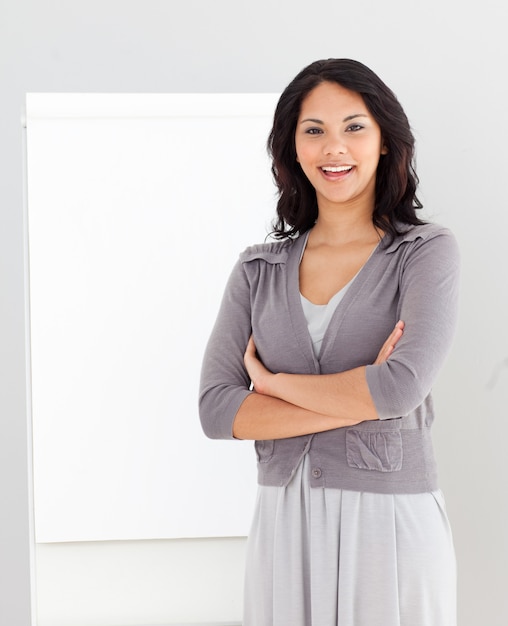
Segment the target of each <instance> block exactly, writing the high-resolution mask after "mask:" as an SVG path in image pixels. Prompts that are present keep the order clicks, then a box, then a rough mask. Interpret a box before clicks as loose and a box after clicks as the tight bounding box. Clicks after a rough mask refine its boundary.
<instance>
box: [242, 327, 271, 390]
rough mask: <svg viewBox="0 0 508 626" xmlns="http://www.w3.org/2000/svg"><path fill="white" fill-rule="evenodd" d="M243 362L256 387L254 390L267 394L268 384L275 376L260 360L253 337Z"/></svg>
mask: <svg viewBox="0 0 508 626" xmlns="http://www.w3.org/2000/svg"><path fill="white" fill-rule="evenodd" d="M243 362H244V364H245V368H246V369H247V373H248V374H249V376H250V379H251V381H252V384H253V386H254V390H255V391H257V392H258V393H266V389H267V383H268V381H269V379H270V378H271V377H272V376H274V374H272V372H270V370H267V369H266V367H265V366H264V365H263V363H261V361H260V360H259V358H258V355H257V353H256V346H255V344H254V339H253V338H252V336H251V338H250V339H249V343H248V344H247V349H246V350H245V354H244V355H243Z"/></svg>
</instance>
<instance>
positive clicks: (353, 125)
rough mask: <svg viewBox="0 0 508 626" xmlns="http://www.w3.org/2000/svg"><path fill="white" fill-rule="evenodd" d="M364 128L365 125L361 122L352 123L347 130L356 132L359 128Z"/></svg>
mask: <svg viewBox="0 0 508 626" xmlns="http://www.w3.org/2000/svg"><path fill="white" fill-rule="evenodd" d="M363 128H364V126H362V125H361V124H350V125H349V126H348V127H347V128H346V131H347V132H349V133H356V132H358V131H359V130H362V129H363Z"/></svg>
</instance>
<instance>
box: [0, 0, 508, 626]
mask: <svg viewBox="0 0 508 626" xmlns="http://www.w3.org/2000/svg"><path fill="white" fill-rule="evenodd" d="M505 22H506V19H505V8H504V2H502V0H497V1H496V0H485V1H484V2H482V3H464V2H461V1H459V0H451V1H448V2H443V1H442V0H429V1H428V2H425V3H423V2H422V3H418V4H416V3H413V2H408V1H407V0H386V1H385V2H378V1H377V0H370V1H366V0H364V1H363V2H361V1H359V2H357V3H355V4H354V5H351V4H346V3H339V2H336V3H334V4H329V5H327V6H326V7H323V6H322V5H320V6H318V7H316V5H311V4H310V3H309V2H303V1H302V0H280V2H277V3H274V2H272V1H271V0H259V1H258V2H256V3H252V5H251V4H246V3H244V2H241V1H240V2H239V1H238V0H237V1H233V0H217V1H216V2H206V1H205V0H194V1H192V0H190V1H189V2H186V3H182V5H181V6H180V5H179V4H177V3H176V2H174V1H172V0H151V1H150V2H143V0H136V1H132V0H130V1H129V0H101V1H98V0H89V1H88V2H87V3H80V4H78V3H69V2H66V1H65V0H9V1H8V0H1V2H0V89H1V98H0V136H1V137H2V141H1V142H0V165H1V172H2V175H1V176H0V285H1V292H0V293H1V295H0V346H1V350H0V493H1V494H2V514H1V517H0V624H2V626H3V625H4V624H5V625H9V626H28V625H29V624H30V623H31V614H32V613H33V611H31V609H30V601H31V585H30V568H29V563H30V549H29V546H30V528H29V506H28V502H29V487H28V480H27V445H26V441H27V427H26V400H25V380H26V377H25V374H26V363H25V340H24V310H25V309H24V292H25V287H24V266H23V232H24V231H23V219H22V215H23V213H22V205H23V202H22V188H23V186H22V157H21V136H22V133H21V126H20V115H21V111H22V106H23V100H24V93H25V92H29V91H32V92H36V91H85V92H86V91H99V92H100V91H105V92H108V91H112V92H115V91H118V92H135V91H147V92H150V91H161V92H171V91H173V92H179V91H180V92H192V91H194V92H221V91H233V92H234V91H240V92H242V91H244V92H252V91H260V92H278V91H280V90H281V89H282V88H283V87H284V86H285V84H286V83H287V82H288V80H290V79H291V78H292V77H293V75H294V74H295V73H296V72H297V71H298V70H299V69H301V67H303V66H304V65H306V64H307V63H308V62H310V61H312V60H314V59H317V58H322V57H329V56H347V57H352V58H357V59H358V60H360V61H363V62H365V63H367V64H368V65H370V66H371V67H372V69H374V70H375V71H377V72H378V73H379V74H380V75H381V76H382V77H383V78H384V79H385V80H386V82H387V83H388V84H389V85H390V86H391V87H392V88H393V89H394V91H395V92H396V93H397V94H398V95H399V97H400V99H401V101H402V103H403V105H404V106H405V108H406V110H407V112H408V114H409V117H410V119H411V121H412V123H413V126H414V128H415V130H416V134H417V137H418V141H419V164H420V168H419V172H420V175H421V179H422V192H423V193H422V195H423V198H424V200H425V203H426V206H427V210H428V213H429V214H430V215H433V216H435V217H436V218H437V219H439V220H440V221H443V222H445V223H447V222H448V223H450V224H453V227H454V230H456V231H457V235H458V237H459V242H460V243H461V246H462V247H463V249H464V252H465V257H464V273H465V274H466V276H468V277H469V282H468V283H467V284H468V288H467V290H466V293H465V294H464V299H463V305H464V306H463V312H464V315H463V318H462V320H463V321H462V322H461V326H460V328H459V335H458V343H457V344H456V348H455V350H454V352H453V353H452V355H451V357H450V359H449V361H448V364H447V366H446V368H445V371H444V372H443V377H442V380H443V381H447V382H446V384H444V383H441V384H440V386H438V388H437V390H436V391H437V393H436V400H437V407H438V409H439V412H440V417H439V418H438V423H437V425H436V429H435V440H436V447H437V451H438V455H439V458H440V461H441V476H442V480H441V482H442V486H443V489H444V491H445V494H446V498H447V502H448V509H449V512H450V517H451V521H452V523H453V526H454V531H455V538H456V545H457V551H458V555H459V564H460V578H459V583H460V589H459V592H460V597H459V617H460V624H461V626H477V625H478V624H489V626H505V624H506V623H507V621H508V606H507V596H506V593H505V592H504V584H503V582H504V579H505V578H506V573H505V571H503V565H504V564H506V562H507V553H508V550H507V543H506V538H505V528H506V526H507V522H508V519H507V518H508V515H507V510H506V509H507V504H506V495H505V494H506V492H507V490H506V487H507V480H506V469H505V467H504V457H505V452H504V449H503V438H504V437H506V436H507V428H508V427H507V425H506V408H505V406H506V377H507V375H508V371H507V368H506V367H504V366H503V365H502V364H503V363H504V362H505V359H506V356H507V352H508V337H507V331H506V326H505V325H504V324H501V323H500V318H499V313H500V312H503V311H504V309H503V307H504V303H505V300H504V298H505V295H504V293H505V292H503V289H504V283H502V282H501V284H499V285H498V284H494V283H493V281H492V280H491V281H489V275H490V272H491V270H492V269H495V268H496V267H500V266H501V267H504V266H505V263H506V261H505V258H504V250H505V244H504V233H505V232H507V231H508V217H507V213H506V210H505V207H506V200H505V191H504V185H503V183H504V179H505V176H506V175H505V167H506V162H507V160H506V156H505V152H506V145H507V144H508V127H507V120H506V115H505V112H504V110H503V109H502V108H501V107H504V103H505V102H506V100H507V96H508V93H507V82H506V79H505V63H506V58H507V53H508V50H507V44H506V38H505V32H504V31H505ZM498 275H499V274H498ZM499 290H500V291H499ZM505 291H506V290H505ZM475 296H478V298H477V299H476V298H475ZM505 317H506V316H505ZM496 364H497V365H498V366H499V372H498V374H499V375H498V384H497V386H496V387H495V388H489V387H488V383H489V381H490V380H491V378H492V375H493V373H494V371H495V369H496ZM452 381H453V382H452ZM487 390H489V393H487ZM187 547H188V549H189V552H188V553H187V552H186V555H187V554H190V553H191V552H193V551H194V548H195V546H192V547H190V546H187ZM60 548H61V550H60ZM96 548H98V549H99V550H101V548H104V546H86V545H85V546H74V545H72V546H70V545H67V546H61V547H55V551H54V552H53V551H50V550H46V549H45V548H44V547H40V548H39V551H38V562H39V571H40V572H41V582H40V594H39V595H40V609H41V611H44V614H45V616H46V617H45V618H44V619H46V624H47V625H48V626H56V624H58V623H65V624H66V626H72V624H73V622H72V621H71V619H72V617H71V616H66V617H65V618H62V616H60V617H58V616H57V615H56V610H57V609H56V608H55V606H54V605H53V604H52V603H51V602H50V597H51V596H50V594H51V592H50V590H49V589H50V588H53V589H54V590H55V589H60V593H61V594H66V593H67V592H68V589H69V587H67V590H66V588H65V586H64V585H65V584H66V582H69V581H72V580H74V581H75V580H80V581H81V582H80V583H79V585H77V592H78V593H79V592H80V591H83V593H85V592H86V588H85V583H84V581H83V579H82V578H79V579H78V578H77V575H76V574H77V573H79V575H80V576H84V575H85V573H86V571H87V570H88V572H89V573H90V574H93V567H95V566H96V565H97V563H95V564H94V566H92V565H91V564H90V560H89V558H88V557H90V558H91V555H92V554H93V553H94V551H95V550H96ZM121 548H122V546H120V550H121ZM125 548H126V550H125V551H121V553H122V559H127V560H128V558H129V557H128V554H130V552H129V551H130V550H131V548H134V546H125ZM178 549H180V548H178ZM59 550H60V551H59ZM161 550H162V548H161ZM57 551H59V552H57ZM76 552H78V553H79V554H80V555H81V556H83V555H84V553H86V557H87V558H86V559H84V558H82V559H81V560H80V561H79V563H78V564H77V565H76V570H74V571H73V570H72V567H73V566H72V565H71V563H76V561H74V560H73V559H71V560H70V561H69V560H67V561H66V564H65V568H63V567H62V566H59V558H60V556H62V554H63V553H67V554H68V555H69V556H70V555H71V553H74V554H75V553H76ZM163 552H164V550H163ZM219 552H220V554H221V558H220V559H218V561H217V563H216V567H217V572H216V576H217V578H218V577H219V576H220V574H222V572H223V571H232V570H231V568H223V565H224V564H225V563H226V562H228V560H229V561H230V564H231V565H232V566H233V570H234V569H235V568H236V564H237V565H238V569H240V567H241V561H242V557H241V549H240V548H239V547H238V546H235V548H232V546H231V545H229V544H228V542H227V541H225V542H224V545H223V546H221V549H220V550H219ZM208 554H209V552H208ZM186 558H187V556H184V555H183V552H180V553H179V554H178V556H175V565H176V566H177V567H180V566H181V565H182V564H183V563H185V560H186ZM122 559H120V562H121V561H122ZM144 559H146V553H145V554H143V556H141V555H139V558H138V557H136V560H135V563H136V564H137V565H138V566H139V565H140V564H141V563H142V562H143V560H144ZM77 570H79V571H78V572H77ZM42 572H44V575H42ZM240 577H241V572H237V574H236V578H237V579H239V578H240ZM167 580H169V581H171V580H172V578H171V574H170V573H168V579H167ZM69 584H70V583H69ZM128 589H129V587H128V586H126V587H125V588H124V589H123V591H124V592H125V606H128V605H129V602H130V601H131V599H130V598H129V597H128ZM238 589H239V586H237V587H235V588H234V590H232V591H233V594H235V595H236V598H238V594H239V593H240V592H239V591H238ZM121 591H122V589H121V586H120V598H119V604H118V605H117V607H116V608H115V607H113V609H112V613H109V612H108V611H109V610H110V608H108V607H106V601H105V600H104V596H103V595H101V592H100V590H96V591H95V592H94V594H95V595H92V596H88V603H89V604H93V605H94V606H95V608H97V613H98V614H100V612H101V610H104V612H105V613H106V612H108V615H103V616H102V617H101V616H100V615H97V614H96V615H94V616H89V617H90V622H89V623H90V624H92V623H98V622H97V620H100V619H102V621H103V623H104V624H106V623H107V624H111V623H115V621H116V623H117V624H122V623H123V624H125V625H126V624H127V623H129V622H128V621H127V618H126V616H125V615H123V614H121V607H122V606H124V604H123V603H124V599H123V598H122V597H121ZM216 597H217V596H216V593H215V589H210V596H209V597H208V598H206V600H207V601H208V602H210V603H212V602H213V601H214V598H216ZM76 602H78V600H76ZM48 604H51V606H48ZM76 606H78V604H76ZM157 606H159V604H157ZM167 609H168V607H167V606H166V607H163V608H162V609H161V610H162V612H164V611H167ZM192 610H193V607H192V606H189V615H188V618H187V619H188V621H192V620H193V619H194V617H193V616H192V614H191V612H192ZM234 610H235V615H236V614H237V613H236V611H238V607H236V609H234ZM116 611H118V613H116ZM75 617H76V621H75V623H78V621H77V620H78V619H79V615H76V616H75ZM124 618H125V619H124ZM59 619H60V621H58V620H59ZM211 619H213V618H211ZM62 620H66V621H65V622H64V621H62ZM140 620H141V616H139V619H138V623H139V621H140ZM148 620H151V621H152V623H153V622H156V620H158V621H159V622H163V621H170V620H181V618H180V617H173V616H171V615H170V614H169V612H167V613H166V614H165V616H164V617H163V616H162V615H161V614H159V615H158V616H147V617H146V619H145V622H147V623H149V621H148ZM131 623H132V622H131Z"/></svg>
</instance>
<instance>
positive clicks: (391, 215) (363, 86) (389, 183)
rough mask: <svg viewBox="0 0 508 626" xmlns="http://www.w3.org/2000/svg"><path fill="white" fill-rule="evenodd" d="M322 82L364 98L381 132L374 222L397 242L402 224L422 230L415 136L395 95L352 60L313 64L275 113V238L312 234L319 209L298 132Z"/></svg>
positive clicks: (271, 145)
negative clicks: (307, 101) (299, 154)
mask: <svg viewBox="0 0 508 626" xmlns="http://www.w3.org/2000/svg"><path fill="white" fill-rule="evenodd" d="M323 82H331V83H337V84H339V85H341V86H342V87H345V88H346V89H349V90H350V91H355V92H356V93H358V94H360V95H361V96H362V98H363V100H364V102H365V105H366V107H367V109H368V110H369V112H370V114H371V115H372V117H373V118H374V119H375V120H376V122H377V123H378V125H379V127H380V129H381V136H382V138H383V143H384V146H386V148H387V150H388V152H387V154H385V155H382V156H381V158H380V160H379V165H378V168H377V173H376V188H375V194H376V197H375V207H374V212H373V215H372V221H373V223H374V225H375V226H377V227H378V228H380V229H381V230H383V231H385V232H386V233H387V234H389V235H390V238H392V239H393V237H395V236H396V235H398V234H399V233H400V226H399V225H398V224H412V225H416V224H423V223H424V222H423V221H422V220H420V219H419V218H418V217H417V215H416V210H417V209H421V208H422V204H421V202H420V201H419V200H418V198H417V196H416V188H417V186H418V176H417V175H416V171H415V168H414V144H415V140H414V136H413V133H412V132H411V128H410V125H409V121H408V119H407V117H406V114H405V113H404V111H403V109H402V107H401V105H400V103H399V101H398V100H397V97H396V96H395V94H394V93H393V92H392V91H391V90H390V89H389V88H388V87H387V86H386V85H385V84H384V83H383V81H382V80H381V79H380V78H379V77H378V76H377V75H376V74H375V73H374V72H373V71H372V70H371V69H369V68H368V67H367V66H365V65H363V64H362V63H360V62H359V61H353V60H351V59H327V60H322V61H315V62H314V63H311V64H310V65H308V66H307V67H306V68H304V69H303V70H302V71H301V72H300V73H299V74H298V75H297V76H296V77H295V78H294V80H292V81H291V83H290V84H289V85H288V86H287V87H286V89H285V90H284V91H283V93H282V95H281V97H280V99H279V101H278V104H277V107H276V109H275V114H274V119H273V126H272V130H271V131H270V135H269V138H268V152H269V154H270V156H271V158H272V173H273V177H274V180H275V184H276V185H277V188H278V192H279V193H278V201H277V217H276V219H275V220H274V222H273V228H274V231H273V233H272V235H273V236H274V237H275V238H277V239H284V238H290V237H295V236H297V235H298V234H302V233H304V232H306V231H307V230H309V229H310V228H312V226H313V225H314V223H315V221H316V219H317V216H318V207H317V199H316V192H315V190H314V188H313V186H312V185H311V184H310V182H309V181H308V179H307V177H306V176H305V174H304V172H303V170H302V168H301V167H300V164H299V163H298V162H297V160H296V147H295V131H296V125H297V121H298V117H299V115H300V109H301V105H302V102H303V100H304V98H305V97H306V96H307V95H308V94H309V93H310V92H311V91H312V90H313V89H314V88H315V87H317V86H318V85H319V84H321V83H323Z"/></svg>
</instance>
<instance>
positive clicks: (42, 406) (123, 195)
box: [26, 94, 278, 542]
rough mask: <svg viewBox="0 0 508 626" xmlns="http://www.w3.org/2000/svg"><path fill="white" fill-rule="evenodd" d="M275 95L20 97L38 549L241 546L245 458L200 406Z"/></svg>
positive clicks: (246, 506) (251, 231) (263, 220)
mask: <svg viewBox="0 0 508 626" xmlns="http://www.w3.org/2000/svg"><path fill="white" fill-rule="evenodd" d="M277 97H278V96H277V95H275V94H28V96H27V104H26V106H27V109H26V119H27V184H28V236H29V255H30V262H29V277H30V333H31V368H32V372H31V380H32V387H31V389H32V398H31V400H32V416H33V451H34V498H35V526H36V540H37V541H38V542H59V541H90V540H120V539H152V538H173V537H204V536H212V537H213V536H241V535H246V534H247V532H248V527H249V524H250V519H251V515H252V510H253V505H254V497H255V490H256V468H255V454H254V450H253V444H252V443H251V442H234V441H211V440H208V439H206V438H205V436H204V435H203V433H202V431H201V428H200V425H199V420H198V413H197V392H198V382H199V372H200V365H201V358H202V354H203V350H204V347H205V344H206V341H207V338H208V335H209V333H210V330H211V326H212V324H213V321H214V319H215V315H216V312H217V309H218V306H219V301H220V298H221V295H222V291H223V288H224V285H225V282H226V280H227V278H228V275H229V272H230V271H231V268H232V266H233V264H234V262H235V261H236V259H237V257H238V254H239V252H240V251H241V250H243V249H244V248H245V247H246V246H247V245H250V244H253V243H257V242H261V241H263V240H264V239H265V237H266V235H267V233H268V232H269V226H270V221H271V219H272V218H273V215H274V207H275V187H274V185H273V182H272V178H271V173H270V163H269V159H268V157H267V154H266V148H265V144H266V138H267V135H268V132H269V129H270V124H271V118H272V115H273V110H274V107H275V103H276V100H277Z"/></svg>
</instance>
